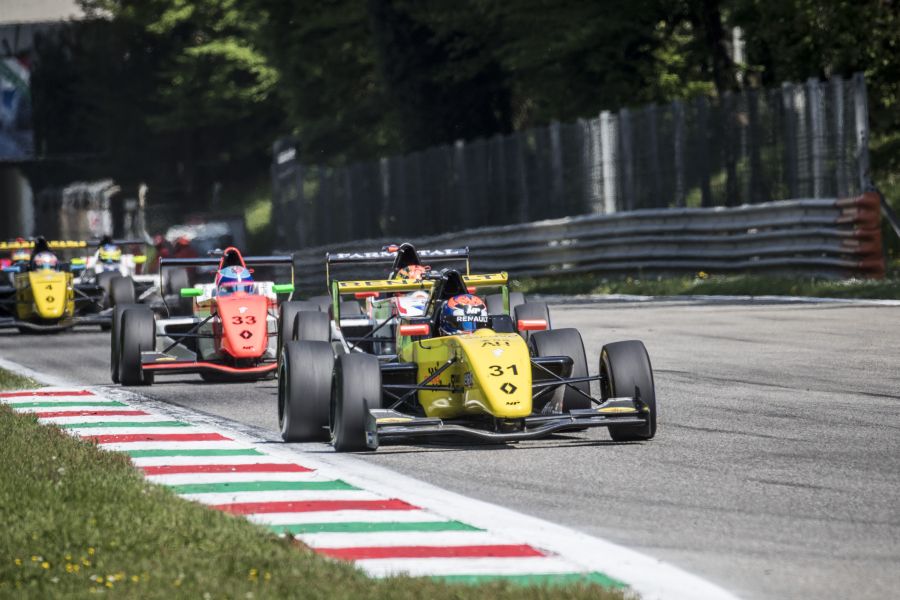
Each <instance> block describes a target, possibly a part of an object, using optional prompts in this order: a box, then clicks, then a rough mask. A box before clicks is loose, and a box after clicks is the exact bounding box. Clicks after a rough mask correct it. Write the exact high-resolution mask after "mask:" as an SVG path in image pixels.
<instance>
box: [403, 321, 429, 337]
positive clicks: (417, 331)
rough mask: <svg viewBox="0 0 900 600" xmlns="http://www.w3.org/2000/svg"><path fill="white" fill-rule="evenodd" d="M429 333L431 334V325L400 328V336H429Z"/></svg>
mask: <svg viewBox="0 0 900 600" xmlns="http://www.w3.org/2000/svg"><path fill="white" fill-rule="evenodd" d="M429 333H431V325H429V324H428V323H419V324H416V325H401V326H400V335H409V336H413V335H428V334H429Z"/></svg>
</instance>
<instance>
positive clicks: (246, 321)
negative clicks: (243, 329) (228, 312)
mask: <svg viewBox="0 0 900 600" xmlns="http://www.w3.org/2000/svg"><path fill="white" fill-rule="evenodd" d="M231 323H232V324H233V325H253V324H254V323H256V317H254V316H253V315H247V316H246V317H237V316H235V317H231Z"/></svg>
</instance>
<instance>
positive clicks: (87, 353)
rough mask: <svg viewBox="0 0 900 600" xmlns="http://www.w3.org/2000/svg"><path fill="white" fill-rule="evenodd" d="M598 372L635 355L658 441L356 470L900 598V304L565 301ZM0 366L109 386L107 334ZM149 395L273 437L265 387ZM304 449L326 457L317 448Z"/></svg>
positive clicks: (50, 339)
mask: <svg viewBox="0 0 900 600" xmlns="http://www.w3.org/2000/svg"><path fill="white" fill-rule="evenodd" d="M552 315H553V325H554V327H556V328H559V327H578V328H579V329H580V330H581V331H582V334H583V336H584V339H585V345H586V347H587V353H588V361H589V363H590V364H591V368H592V369H596V368H597V364H596V363H597V357H598V355H599V352H600V348H601V346H602V344H603V343H604V342H607V341H616V340H623V339H642V340H644V342H645V343H646V345H647V348H648V350H649V352H650V357H651V360H652V362H653V366H654V370H655V373H656V387H657V391H656V393H657V399H658V402H659V403H660V411H661V413H660V420H659V432H658V435H657V437H656V439H654V440H653V441H651V442H648V443H639V444H613V443H611V442H609V441H608V437H607V434H606V432H605V431H603V430H595V431H593V432H586V433H579V434H570V435H564V436H563V435H561V436H557V437H555V438H553V439H548V440H541V441H533V442H525V443H519V444H509V445H502V446H497V445H480V446H476V447H472V446H461V445H449V444H446V443H444V444H440V445H438V444H431V445H423V446H384V447H382V448H381V449H379V450H378V452H377V453H374V454H365V455H360V457H361V458H362V460H366V461H371V462H373V463H377V464H380V465H382V466H385V467H388V468H391V469H394V470H398V471H402V472H404V473H406V474H408V475H410V476H413V477H416V478H419V479H422V480H425V481H428V482H430V483H434V484H436V485H439V486H442V487H444V488H447V489H450V490H452V491H455V492H459V493H463V494H466V495H469V496H472V497H475V498H478V499H481V500H487V501H490V502H494V503H497V504H500V505H504V506H507V507H509V508H513V509H516V510H519V511H521V512H524V513H528V514H532V515H535V516H538V517H541V518H544V519H547V520H550V521H554V522H557V523H561V524H563V525H567V526H570V527H573V528H575V529H579V530H582V531H584V532H586V533H590V534H593V535H597V536H599V537H603V538H605V539H608V540H610V541H612V542H616V543H619V544H622V545H625V546H628V547H631V548H633V549H635V550H638V551H641V552H644V553H646V554H648V555H651V556H654V557H658V558H660V559H664V560H667V561H669V562H671V563H673V564H675V565H677V566H680V567H682V568H684V569H686V570H688V571H691V572H693V573H695V574H697V575H700V576H702V577H705V578H706V579H708V580H710V581H712V582H715V583H718V584H720V585H722V586H723V587H725V588H726V589H729V590H731V591H732V592H734V593H736V594H737V595H738V596H741V597H744V598H759V599H763V598H790V599H804V598H810V599H812V598H816V599H819V598H860V599H863V598H879V599H881V598H896V597H898V596H900V307H888V306H878V307H875V306H856V305H845V304H844V305H835V304H815V305H811V304H799V305H798V304H790V305H785V304H766V305H761V304H747V303H719V302H716V303H682V302H650V303H617V304H608V303H604V304H592V303H587V302H585V303H580V304H565V305H555V306H553V309H552ZM0 356H2V357H4V358H7V359H9V360H13V361H16V362H18V363H20V364H24V365H26V366H28V367H31V368H33V369H37V370H39V371H44V372H50V373H53V374H55V375H57V376H60V377H64V378H68V379H70V380H72V381H75V382H80V383H83V384H89V385H106V384H108V383H109V375H108V369H109V367H108V360H109V358H108V356H109V349H108V337H107V335H105V334H100V333H94V332H83V333H68V334H63V335H33V336H23V335H19V334H15V333H12V332H9V333H6V332H4V333H0ZM160 381H161V382H162V383H160V384H157V385H154V386H153V387H152V388H149V389H146V388H145V389H141V390H140V391H141V392H142V393H146V394H147V395H149V396H152V397H154V398H157V399H160V400H164V401H167V402H171V403H173V404H177V405H180V406H184V407H188V408H192V409H196V410H200V411H203V412H206V413H210V414H215V415H220V416H222V417H225V418H228V419H232V420H235V421H240V422H242V423H245V424H249V425H255V426H259V427H263V428H266V429H269V430H275V429H276V426H277V419H276V409H275V402H276V388H275V384H274V382H271V381H265V382H259V383H255V384H227V385H211V384H205V383H203V382H201V380H200V379H199V377H195V376H190V377H187V376H180V377H168V378H165V379H163V378H160ZM317 451H321V452H330V451H331V450H330V448H329V447H328V446H326V445H322V446H321V448H320V449H318V450H317Z"/></svg>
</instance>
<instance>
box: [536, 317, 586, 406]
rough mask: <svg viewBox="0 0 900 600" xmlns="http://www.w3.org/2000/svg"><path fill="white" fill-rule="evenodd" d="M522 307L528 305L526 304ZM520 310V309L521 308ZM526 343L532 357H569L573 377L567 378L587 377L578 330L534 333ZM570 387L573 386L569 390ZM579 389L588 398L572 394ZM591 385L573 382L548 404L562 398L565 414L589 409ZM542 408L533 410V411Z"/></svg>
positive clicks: (563, 387)
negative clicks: (528, 345) (529, 347)
mask: <svg viewBox="0 0 900 600" xmlns="http://www.w3.org/2000/svg"><path fill="white" fill-rule="evenodd" d="M525 306H528V305H527V304H526V305H525ZM520 308H521V307H520ZM529 344H530V346H531V349H532V353H533V354H534V355H535V356H568V357H570V358H571V359H572V374H571V375H570V377H587V376H588V369H587V358H586V357H585V354H584V343H583V342H582V341H581V334H580V333H578V330H577V329H554V330H553V331H535V332H534V333H533V334H531V339H530V340H529ZM569 386H572V387H569ZM572 388H575V389H577V390H581V391H582V392H584V394H587V396H585V395H583V394H580V393H578V392H577V391H575V389H572ZM590 394H591V385H590V382H587V381H582V382H581V383H572V384H569V385H564V386H559V387H558V388H557V389H556V390H554V391H553V393H552V394H551V395H550V398H549V399H548V402H553V401H559V399H560V398H562V409H563V410H564V411H569V410H576V409H583V408H590V407H591V399H590ZM541 408H543V406H541V407H537V406H536V407H535V410H540V409H541Z"/></svg>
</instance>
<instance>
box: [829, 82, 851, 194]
mask: <svg viewBox="0 0 900 600" xmlns="http://www.w3.org/2000/svg"><path fill="white" fill-rule="evenodd" d="M831 99H832V100H831V101H832V104H833V109H832V110H833V111H834V175H835V181H834V183H835V191H836V192H837V197H838V198H843V197H845V196H847V195H848V193H849V191H848V189H847V188H848V182H847V148H846V147H845V145H846V143H847V133H846V130H845V120H844V79H843V78H842V77H841V76H840V75H835V76H834V77H832V78H831Z"/></svg>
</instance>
